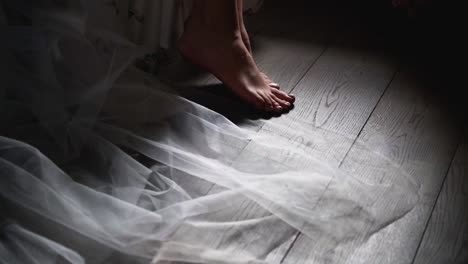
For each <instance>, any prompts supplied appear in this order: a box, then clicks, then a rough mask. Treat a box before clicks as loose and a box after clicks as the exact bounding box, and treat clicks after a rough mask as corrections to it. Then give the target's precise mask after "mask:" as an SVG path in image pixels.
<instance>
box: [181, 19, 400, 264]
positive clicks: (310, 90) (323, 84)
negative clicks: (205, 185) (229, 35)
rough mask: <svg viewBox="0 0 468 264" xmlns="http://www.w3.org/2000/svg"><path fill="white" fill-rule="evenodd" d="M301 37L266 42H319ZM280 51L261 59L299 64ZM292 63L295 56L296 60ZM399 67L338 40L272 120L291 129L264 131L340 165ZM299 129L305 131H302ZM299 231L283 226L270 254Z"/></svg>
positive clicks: (254, 151)
mask: <svg viewBox="0 0 468 264" xmlns="http://www.w3.org/2000/svg"><path fill="white" fill-rule="evenodd" d="M290 28H294V27H290ZM261 34H262V32H259V34H258V36H257V37H259V38H262V35H261ZM295 43H296V42H290V43H289V45H286V44H287V42H284V43H283V42H280V43H278V42H277V40H276V39H270V40H269V42H265V45H270V46H272V47H275V48H272V50H279V51H280V50H283V49H284V50H289V51H290V50H296V51H297V50H302V51H300V52H301V53H304V51H303V50H304V49H307V47H309V48H310V47H314V45H313V43H312V44H307V43H303V44H300V46H299V47H298V46H295ZM299 48H300V49H299ZM279 51H278V52H272V53H271V54H268V53H265V58H264V59H262V60H259V61H261V63H264V64H265V65H271V67H274V68H273V69H272V70H271V71H272V72H274V71H275V70H276V71H280V70H284V71H286V72H288V71H290V70H291V69H294V68H293V67H295V66H294V65H293V66H291V68H287V65H286V64H283V65H282V66H281V64H276V63H272V64H267V63H266V62H267V60H268V58H272V60H275V58H276V57H277V55H276V54H277V53H280V52H279ZM283 54H287V55H288V56H286V57H284V59H283V61H286V59H287V58H288V57H290V56H293V55H294V54H293V53H288V52H287V51H284V53H283ZM291 63H294V61H293V60H291ZM280 66H281V67H280ZM294 70H295V69H294ZM395 71H396V63H395V61H394V60H393V59H391V58H389V57H388V56H386V54H385V53H383V52H381V51H378V50H377V51H376V50H372V49H368V46H366V47H365V48H364V49H359V46H358V45H356V46H354V47H353V48H352V49H348V48H346V47H343V46H341V45H339V44H338V45H336V46H333V47H331V48H329V49H327V50H326V51H325V53H324V54H323V55H322V56H320V58H319V59H318V60H317V62H315V64H314V65H313V66H312V67H311V68H310V70H309V71H308V72H307V73H306V74H305V76H304V77H303V78H302V80H301V81H300V83H299V84H298V85H297V86H296V87H295V88H294V90H293V92H294V93H295V94H296V97H297V98H298V99H297V103H296V108H295V109H294V110H293V111H292V112H291V113H289V114H288V115H286V116H284V117H281V118H278V119H274V120H273V121H272V122H273V123H274V124H277V125H279V126H280V127H287V128H288V129H284V130H276V127H275V126H274V125H273V126H268V125H266V126H264V127H262V129H261V130H260V131H259V133H260V134H262V135H275V136H279V137H283V138H284V139H287V140H289V142H290V144H293V145H296V146H297V147H301V148H306V149H307V151H308V153H312V154H313V153H315V154H316V155H317V156H320V157H321V158H322V159H326V158H327V159H328V160H329V163H331V164H335V165H336V166H338V165H339V163H340V162H341V160H342V159H343V158H344V157H345V155H346V153H347V151H348V150H349V148H350V147H351V146H352V144H353V141H354V139H355V138H356V137H357V135H358V134H359V131H360V130H361V129H362V127H363V126H364V124H365V122H366V120H367V119H368V117H369V116H370V114H371V112H372V110H373V109H374V107H375V105H376V104H377V102H378V100H379V99H380V97H381V96H382V94H383V93H384V91H385V89H386V87H387V86H388V84H389V83H390V81H391V79H392V77H393V75H394V73H395ZM277 76H285V77H284V80H286V81H287V80H288V79H290V78H294V75H291V73H289V74H288V75H281V74H278V75H277ZM291 76H293V77H291ZM289 82H291V81H289ZM291 127H294V129H291ZM299 130H302V131H304V133H302V134H301V133H299V132H298V131H299ZM332 135H336V136H335V137H333V136H332ZM259 151H260V150H259V148H256V146H255V145H248V146H247V147H246V148H245V149H244V151H243V152H242V153H241V155H240V156H239V161H243V160H249V159H254V158H255V156H256V155H258V154H260V153H259ZM285 155H286V154H285ZM277 159H278V160H284V161H285V162H287V163H288V164H294V157H288V156H284V157H281V156H278V157H277ZM217 191H219V188H218V187H215V188H213V189H212V190H211V191H210V193H211V194H213V193H216V192H217ZM228 209H229V210H225V211H223V212H220V215H218V216H217V217H218V218H220V219H237V220H245V221H247V220H249V219H255V218H262V217H268V216H269V215H270V213H269V212H268V211H266V210H265V209H263V208H261V207H260V206H258V205H257V204H255V203H253V202H250V201H248V200H247V199H246V200H245V201H243V202H240V203H239V204H237V205H235V206H234V207H231V208H228ZM237 232H238V233H237V235H238V236H240V234H242V236H241V237H242V239H243V241H242V242H243V243H241V244H244V243H247V244H249V241H252V240H253V239H254V238H255V237H256V235H257V234H256V233H255V232H253V233H252V234H250V235H249V234H246V233H245V232H242V230H237ZM183 233H184V234H186V235H187V234H190V230H187V229H184V230H183ZM280 234H281V236H280ZM296 235H297V233H296V232H289V230H286V229H285V230H283V233H280V232H279V231H278V236H280V238H287V239H285V240H283V241H286V242H285V243H284V244H283V245H282V246H278V248H277V251H274V252H273V253H272V254H271V255H270V256H268V259H269V261H270V262H271V263H278V262H280V260H281V259H282V258H283V255H284V254H285V252H286V251H287V250H288V247H289V246H290V245H291V243H292V242H293V241H294V238H295V236H296ZM232 236H233V230H232V228H230V227H226V228H224V229H219V230H218V232H216V233H213V234H207V233H205V234H204V240H207V241H211V244H210V245H211V246H215V247H217V248H225V247H227V246H228V244H229V243H233V240H232ZM234 244H235V243H234ZM256 253H257V254H258V253H259V252H256Z"/></svg>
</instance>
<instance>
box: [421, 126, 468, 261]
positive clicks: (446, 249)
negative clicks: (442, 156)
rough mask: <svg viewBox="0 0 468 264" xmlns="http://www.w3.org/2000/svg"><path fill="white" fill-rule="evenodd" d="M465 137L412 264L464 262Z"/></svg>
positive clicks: (467, 253)
mask: <svg viewBox="0 0 468 264" xmlns="http://www.w3.org/2000/svg"><path fill="white" fill-rule="evenodd" d="M467 205H468V137H467V135H465V139H464V142H463V143H462V144H461V145H460V146H459V148H458V151H457V154H456V156H455V158H454V160H453V162H452V165H451V167H450V171H449V173H448V175H447V178H446V180H445V182H444V185H443V188H442V190H441V193H440V194H439V198H438V199H437V203H436V205H435V208H434V211H433V213H432V215H431V219H430V221H429V223H428V225H427V228H426V232H425V233H424V237H423V240H422V241H421V244H420V246H419V250H418V252H417V255H416V257H415V261H414V262H413V263H415V264H445V263H447V264H462V263H468V210H467V208H466V206H467Z"/></svg>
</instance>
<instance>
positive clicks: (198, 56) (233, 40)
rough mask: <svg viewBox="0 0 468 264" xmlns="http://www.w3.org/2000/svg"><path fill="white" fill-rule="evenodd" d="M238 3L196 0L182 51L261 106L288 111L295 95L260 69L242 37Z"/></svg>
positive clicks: (250, 100)
mask: <svg viewBox="0 0 468 264" xmlns="http://www.w3.org/2000/svg"><path fill="white" fill-rule="evenodd" d="M238 2H239V1H237V0H195V1H194V7H193V10H192V13H191V15H190V17H189V18H188V20H187V22H186V26H185V32H184V34H183V35H182V37H181V39H180V40H179V50H180V52H181V53H182V54H183V55H184V56H185V57H187V58H188V59H189V60H191V61H192V62H194V63H196V64H198V65H200V66H202V67H204V68H205V69H207V70H208V71H210V72H211V73H213V74H214V75H215V76H216V77H217V78H218V79H220V80H221V81H222V82H224V83H225V84H226V85H227V86H228V87H230V88H231V89H232V90H233V91H234V92H235V93H236V94H237V95H238V96H240V97H241V98H243V99H244V100H245V101H246V102H248V103H250V104H252V105H254V106H256V107H257V108H258V109H261V110H266V111H276V112H283V111H287V110H289V109H290V108H291V107H292V104H293V102H294V97H293V96H291V95H288V94H286V93H284V92H283V91H280V90H278V89H275V88H272V87H271V86H269V84H268V83H267V82H266V80H265V78H264V77H263V75H262V74H261V72H260V71H259V70H258V68H257V65H256V64H255V61H254V59H253V57H252V55H251V53H250V52H249V50H248V49H247V47H246V45H245V44H244V42H243V40H242V33H241V28H242V24H241V21H240V16H239V14H238V13H239V12H238V10H239V7H238Z"/></svg>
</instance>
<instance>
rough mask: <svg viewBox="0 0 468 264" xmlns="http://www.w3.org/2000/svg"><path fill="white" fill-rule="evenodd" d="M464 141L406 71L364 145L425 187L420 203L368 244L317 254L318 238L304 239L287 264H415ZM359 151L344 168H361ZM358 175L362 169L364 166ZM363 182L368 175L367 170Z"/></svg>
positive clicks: (381, 107)
mask: <svg viewBox="0 0 468 264" xmlns="http://www.w3.org/2000/svg"><path fill="white" fill-rule="evenodd" d="M458 141H459V129H458V127H457V125H456V124H455V122H454V121H453V120H452V119H451V118H450V113H448V112H447V111H445V110H444V105H441V104H440V102H439V101H438V98H437V96H431V93H430V90H429V87H427V86H425V85H424V84H423V83H420V82H419V79H418V78H416V77H415V75H414V74H412V71H411V70H406V69H402V71H401V72H400V73H399V74H398V75H397V77H396V79H395V80H394V81H393V82H392V84H391V86H390V87H389V89H388V91H387V92H386V94H385V95H384V97H383V98H382V100H381V101H380V102H379V105H378V106H377V108H376V109H375V111H374V112H373V114H372V116H371V117H370V119H369V121H368V122H367V124H366V126H365V127H364V129H363V131H362V133H361V134H360V136H359V138H358V142H360V143H362V144H365V145H367V146H368V147H369V148H370V149H371V150H373V151H375V152H377V153H380V154H383V155H384V156H387V157H389V158H390V159H391V160H392V161H393V162H395V163H396V164H398V165H399V166H401V167H402V168H403V169H404V170H405V171H407V172H408V173H409V175H411V177H413V179H414V180H415V181H416V182H418V183H420V184H421V187H420V190H419V192H420V201H419V202H418V204H417V206H416V207H415V208H414V209H413V210H412V211H411V212H409V213H408V214H407V215H405V216H404V217H403V218H402V219H400V220H399V221H396V222H394V223H392V224H391V225H389V226H387V227H386V228H384V229H382V230H381V231H380V232H378V233H376V234H374V235H373V236H372V237H371V238H370V239H369V240H368V241H367V242H366V243H364V244H363V245H360V246H358V248H357V249H355V247H356V245H350V247H348V248H347V247H344V248H340V249H336V250H335V251H332V252H328V253H327V254H325V255H322V256H317V255H311V254H310V252H313V250H312V249H313V247H314V241H313V239H310V238H307V237H305V236H301V237H300V238H299V239H298V241H297V242H296V243H295V245H294V247H293V248H292V250H291V252H290V253H289V254H288V256H287V257H286V259H285V261H284V263H294V264H299V263H312V262H313V263H399V264H400V263H401V264H405V263H411V261H412V259H413V256H414V254H415V252H416V250H417V246H418V244H419V241H420V239H421V237H422V235H423V232H424V226H425V223H426V222H427V219H428V218H429V216H430V213H431V208H432V207H433V204H434V203H435V199H436V197H437V194H438V191H439V190H440V186H441V184H442V181H443V179H444V177H445V174H446V172H447V170H448V167H449V164H450V162H451V159H452V157H453V155H454V152H455V149H456V146H457V145H458ZM360 155H361V153H359V151H358V152H357V153H356V154H354V153H353V149H351V151H350V153H349V154H348V155H347V157H346V159H345V161H344V163H343V166H345V167H346V166H348V165H347V164H348V163H350V162H351V164H352V166H356V162H355V161H356V160H359V159H360ZM356 170H357V171H359V170H360V168H359V167H358V168H357V169H356ZM362 172H363V175H362V176H363V177H369V175H366V170H362Z"/></svg>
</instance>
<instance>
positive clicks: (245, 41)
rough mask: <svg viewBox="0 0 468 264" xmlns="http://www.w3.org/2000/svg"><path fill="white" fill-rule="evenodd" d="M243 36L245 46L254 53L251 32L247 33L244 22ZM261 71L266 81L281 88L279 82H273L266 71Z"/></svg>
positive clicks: (274, 86) (276, 87)
mask: <svg viewBox="0 0 468 264" xmlns="http://www.w3.org/2000/svg"><path fill="white" fill-rule="evenodd" d="M241 37H242V42H244V45H245V47H246V48H247V50H248V51H249V52H250V54H252V55H253V53H252V46H251V45H250V37H249V34H248V33H247V29H246V28H245V26H244V24H242V27H241ZM260 73H261V75H262V77H263V79H265V81H266V83H268V85H270V86H271V87H273V88H275V89H280V86H279V84H277V83H275V82H273V81H272V80H271V79H270V78H269V77H268V76H267V75H266V74H265V73H263V72H260Z"/></svg>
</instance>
